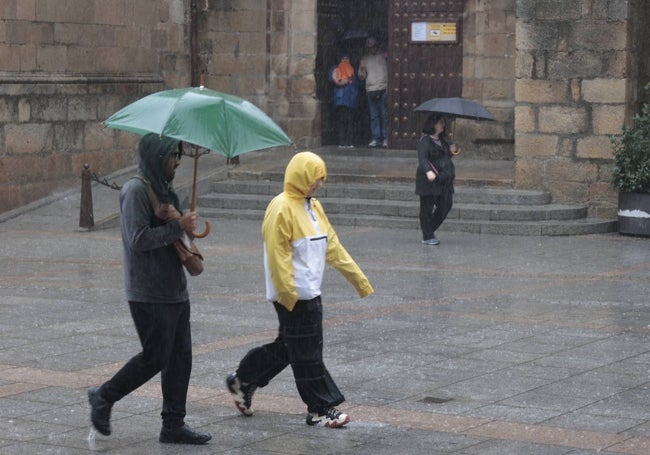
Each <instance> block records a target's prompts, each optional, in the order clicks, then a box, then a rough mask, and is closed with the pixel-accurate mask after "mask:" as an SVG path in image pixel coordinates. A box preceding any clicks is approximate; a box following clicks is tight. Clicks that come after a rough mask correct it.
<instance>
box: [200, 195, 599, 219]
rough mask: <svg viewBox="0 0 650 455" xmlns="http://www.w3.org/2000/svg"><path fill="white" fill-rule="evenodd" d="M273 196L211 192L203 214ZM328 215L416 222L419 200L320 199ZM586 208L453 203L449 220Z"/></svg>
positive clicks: (548, 215) (561, 213)
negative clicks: (374, 217) (206, 211)
mask: <svg viewBox="0 0 650 455" xmlns="http://www.w3.org/2000/svg"><path fill="white" fill-rule="evenodd" d="M272 197H273V196H271V195H258V194H227V193H210V194H206V195H204V196H201V197H200V198H199V206H200V207H201V211H202V212H203V211H205V209H206V208H215V209H244V210H265V209H266V206H267V205H268V203H269V201H270V200H271V199H272ZM318 199H319V200H320V201H321V203H322V204H323V207H324V208H325V211H326V213H327V214H328V216H331V215H333V214H345V215H347V216H350V217H356V216H360V215H371V216H385V217H403V218H413V219H417V217H418V214H419V201H417V200H415V196H413V200H411V201H394V200H379V199H360V198H338V197H330V196H327V197H319V198H318ZM587 211H588V207H587V206H586V205H560V204H545V205H525V206H524V205H508V204H503V205H500V204H466V203H454V206H453V208H452V210H451V212H450V213H449V215H448V216H447V219H461V220H485V221H506V220H507V221H541V220H574V219H579V218H584V217H586V216H587Z"/></svg>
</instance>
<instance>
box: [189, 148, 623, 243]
mask: <svg viewBox="0 0 650 455" xmlns="http://www.w3.org/2000/svg"><path fill="white" fill-rule="evenodd" d="M317 152H318V153H319V154H320V155H321V156H323V158H324V159H325V161H326V163H327V166H328V180H327V182H326V184H325V186H324V187H323V188H322V189H321V190H320V191H319V192H318V194H317V198H318V199H319V200H320V201H321V203H322V204H323V206H324V207H325V211H326V213H327V215H328V217H329V218H330V221H332V223H333V224H334V225H335V226H337V225H353V226H378V227H387V228H403V229H413V230H419V220H418V211H419V199H418V197H417V196H416V195H415V194H414V183H413V179H414V169H415V167H416V165H417V162H416V160H415V157H414V152H413V151H400V150H380V149H365V148H362V149H354V150H343V151H341V150H339V149H336V148H334V149H332V148H321V149H318V150H317ZM288 159H289V158H288V157H284V159H281V160H278V159H274V160H269V163H267V165H266V166H264V167H263V168H260V165H259V163H257V164H256V165H249V166H247V165H246V164H243V165H241V166H238V167H235V168H232V169H231V170H230V171H229V173H228V178H227V179H225V180H222V181H215V182H213V183H212V184H211V185H210V190H209V192H207V194H203V195H202V196H200V197H199V200H198V205H199V207H200V213H201V215H202V216H207V217H215V218H217V219H218V218H230V219H232V218H234V219H254V220H259V221H260V223H261V221H262V218H263V215H264V210H265V208H266V206H267V204H268V202H269V201H270V200H271V199H272V198H273V197H274V196H275V195H277V194H278V193H280V192H281V191H282V181H283V171H284V168H285V166H286V163H287V162H288ZM244 160H245V158H244ZM455 163H456V169H457V180H456V194H455V196H454V207H453V209H452V211H451V213H450V214H449V216H448V217H447V220H446V221H445V222H444V223H443V225H442V227H441V229H440V230H441V231H461V232H472V233H483V234H506V235H578V234H592V233H603V232H611V231H614V230H615V229H616V224H615V221H613V220H605V219H595V218H588V213H587V212H588V207H587V206H586V205H581V204H572V205H568V204H554V203H552V202H551V196H550V194H549V193H546V192H543V191H525V190H514V189H512V188H511V186H512V175H513V174H514V171H513V163H512V162H511V161H495V160H490V161H487V160H470V159H463V158H462V155H461V157H458V158H456V159H455Z"/></svg>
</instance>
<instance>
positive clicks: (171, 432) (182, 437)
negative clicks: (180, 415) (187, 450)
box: [158, 425, 212, 444]
mask: <svg viewBox="0 0 650 455" xmlns="http://www.w3.org/2000/svg"><path fill="white" fill-rule="evenodd" d="M210 439H212V435H211V434H210V433H203V432H200V431H196V430H193V429H191V428H190V427H188V426H187V425H183V426H182V427H178V428H165V427H163V428H162V430H160V438H158V440H159V441H160V442H165V443H171V444H205V443H206V442H208V441H209V440H210Z"/></svg>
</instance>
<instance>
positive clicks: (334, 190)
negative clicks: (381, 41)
mask: <svg viewBox="0 0 650 455" xmlns="http://www.w3.org/2000/svg"><path fill="white" fill-rule="evenodd" d="M329 183H331V182H329ZM329 183H328V184H325V186H323V188H322V189H321V190H319V193H318V197H320V198H326V197H339V198H360V199H379V200H392V201H417V196H416V195H415V192H414V185H413V182H411V183H410V184H391V185H376V184H363V183H354V184H353V183H349V184H336V185H331V184H329ZM211 189H212V191H213V192H215V193H226V194H258V195H269V196H275V195H276V194H279V193H280V192H281V191H282V183H281V182H277V181H267V180H252V181H248V180H224V181H219V182H214V183H212V185H211ZM454 202H455V203H467V204H501V205H503V204H512V205H542V204H548V203H550V202H551V195H550V194H549V193H547V192H545V191H532V190H513V189H506V188H482V187H481V188H476V187H464V186H456V194H455V195H454Z"/></svg>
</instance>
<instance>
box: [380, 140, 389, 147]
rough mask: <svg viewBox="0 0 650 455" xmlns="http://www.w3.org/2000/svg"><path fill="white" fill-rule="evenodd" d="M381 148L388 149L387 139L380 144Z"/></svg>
mask: <svg viewBox="0 0 650 455" xmlns="http://www.w3.org/2000/svg"><path fill="white" fill-rule="evenodd" d="M381 146H382V147H384V148H385V149H387V148H388V139H384V142H382V143H381Z"/></svg>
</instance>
